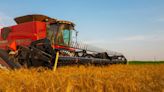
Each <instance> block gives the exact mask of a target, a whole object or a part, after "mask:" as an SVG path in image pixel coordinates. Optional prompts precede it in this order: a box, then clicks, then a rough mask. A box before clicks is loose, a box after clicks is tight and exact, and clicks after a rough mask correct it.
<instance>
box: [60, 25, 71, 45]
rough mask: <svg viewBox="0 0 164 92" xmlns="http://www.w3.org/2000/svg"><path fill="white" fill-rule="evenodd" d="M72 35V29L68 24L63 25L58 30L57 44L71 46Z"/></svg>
mask: <svg viewBox="0 0 164 92" xmlns="http://www.w3.org/2000/svg"><path fill="white" fill-rule="evenodd" d="M71 36H72V30H71V29H69V28H68V27H67V26H66V25H61V26H60V27H59V30H58V35H57V44H58V45H63V46H69V44H70V41H71Z"/></svg>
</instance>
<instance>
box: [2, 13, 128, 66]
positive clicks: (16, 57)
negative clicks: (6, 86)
mask: <svg viewBox="0 0 164 92" xmlns="http://www.w3.org/2000/svg"><path fill="white" fill-rule="evenodd" d="M14 20H15V22H16V23H17V25H13V26H9V27H3V28H2V29H1V34H0V67H1V68H10V69H17V68H21V67H40V66H42V67H47V68H50V69H52V68H53V66H54V65H55V64H56V65H57V66H63V65H79V64H93V65H108V64H118V63H121V64H126V63H127V60H126V58H125V57H124V55H122V54H120V53H117V52H112V51H106V50H102V49H98V48H95V47H92V46H89V45H84V44H79V43H77V41H75V42H73V40H72V33H76V32H77V31H76V30H75V29H74V26H75V24H74V23H72V22H69V21H63V20H57V19H54V18H50V17H47V16H45V15H39V14H33V15H26V16H21V17H17V18H15V19H14ZM76 36H77V33H76Z"/></svg>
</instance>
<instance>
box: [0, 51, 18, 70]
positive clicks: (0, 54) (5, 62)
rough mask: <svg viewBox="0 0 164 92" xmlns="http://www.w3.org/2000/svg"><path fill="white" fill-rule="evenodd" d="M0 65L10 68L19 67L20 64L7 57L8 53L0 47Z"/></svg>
mask: <svg viewBox="0 0 164 92" xmlns="http://www.w3.org/2000/svg"><path fill="white" fill-rule="evenodd" d="M0 66H1V67H6V68H11V69H16V68H20V65H18V64H16V63H15V62H13V61H11V60H10V59H9V55H8V53H7V52H6V51H5V50H2V49H0Z"/></svg>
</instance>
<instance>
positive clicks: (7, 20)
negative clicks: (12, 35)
mask: <svg viewBox="0 0 164 92" xmlns="http://www.w3.org/2000/svg"><path fill="white" fill-rule="evenodd" d="M13 24H15V22H14V21H13V18H12V17H10V16H8V15H6V14H5V13H3V12H0V27H3V26H10V25H13Z"/></svg>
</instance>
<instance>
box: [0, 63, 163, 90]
mask: <svg viewBox="0 0 164 92" xmlns="http://www.w3.org/2000/svg"><path fill="white" fill-rule="evenodd" d="M79 91H80V92H164V64H154V65H153V64H152V65H110V66H105V67H94V66H87V67H86V66H73V67H71V66H67V67H60V68H58V69H57V71H55V72H53V71H51V70H45V69H41V68H39V69H20V70H0V92H79Z"/></svg>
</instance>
